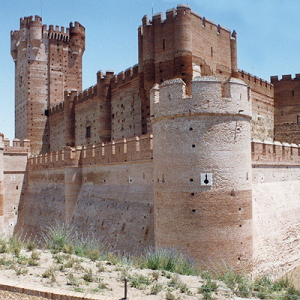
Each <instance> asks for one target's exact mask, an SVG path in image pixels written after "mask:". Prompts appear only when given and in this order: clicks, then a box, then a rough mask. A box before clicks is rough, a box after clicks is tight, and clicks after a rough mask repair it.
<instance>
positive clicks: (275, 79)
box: [271, 74, 300, 83]
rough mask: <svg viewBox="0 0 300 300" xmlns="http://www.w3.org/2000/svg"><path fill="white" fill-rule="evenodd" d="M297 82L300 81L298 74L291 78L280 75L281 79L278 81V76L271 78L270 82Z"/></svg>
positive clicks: (288, 75)
mask: <svg viewBox="0 0 300 300" xmlns="http://www.w3.org/2000/svg"><path fill="white" fill-rule="evenodd" d="M294 80H295V81H297V80H300V74H295V77H293V76H292V75H291V74H287V75H282V77H281V79H278V76H271V82H272V83H273V82H280V81H294Z"/></svg>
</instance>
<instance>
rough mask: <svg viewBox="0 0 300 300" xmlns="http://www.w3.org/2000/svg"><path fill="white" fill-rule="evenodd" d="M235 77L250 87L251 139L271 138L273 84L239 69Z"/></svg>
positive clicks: (272, 126) (272, 134)
mask: <svg viewBox="0 0 300 300" xmlns="http://www.w3.org/2000/svg"><path fill="white" fill-rule="evenodd" d="M237 77H238V78H240V79H242V80H243V81H244V82H245V83H246V84H248V85H249V86H250V87H251V98H252V120H251V136H252V138H253V139H260V140H266V139H271V140H272V139H273V137H274V86H273V84H271V83H269V82H267V81H266V80H263V79H261V78H259V77H257V76H254V75H252V74H250V73H247V72H245V71H243V70H239V72H238V73H237Z"/></svg>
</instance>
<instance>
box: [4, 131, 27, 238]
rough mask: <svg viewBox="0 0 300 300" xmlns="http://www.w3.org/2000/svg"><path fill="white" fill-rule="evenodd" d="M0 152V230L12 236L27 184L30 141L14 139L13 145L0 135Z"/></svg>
mask: <svg viewBox="0 0 300 300" xmlns="http://www.w3.org/2000/svg"><path fill="white" fill-rule="evenodd" d="M0 152H1V154H0V173H1V175H0V190H1V191H0V210H1V212H0V216H1V217H0V219H1V218H3V219H2V220H1V221H0V222H1V229H0V230H1V232H2V233H3V234H5V235H8V236H10V235H12V234H13V232H14V228H15V225H16V223H17V220H18V211H19V201H20V197H21V193H23V188H24V187H25V186H26V184H27V177H26V166H27V157H28V155H29V154H30V141H29V140H24V141H23V142H22V143H21V142H20V140H19V139H14V140H13V143H12V145H11V144H10V141H9V139H7V138H4V136H3V135H1V134H0ZM1 177H2V179H1ZM1 185H2V187H1ZM1 194H2V199H1Z"/></svg>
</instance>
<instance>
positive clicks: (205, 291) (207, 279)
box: [198, 272, 218, 300]
mask: <svg viewBox="0 0 300 300" xmlns="http://www.w3.org/2000/svg"><path fill="white" fill-rule="evenodd" d="M203 277H204V284H203V285H202V286H201V287H200V288H199V290H198V293H200V294H202V295H203V299H205V300H211V299H212V292H214V291H216V290H217V289H218V285H217V283H216V282H215V281H213V280H212V277H211V275H210V274H209V273H208V272H205V273H203Z"/></svg>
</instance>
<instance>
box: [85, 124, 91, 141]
mask: <svg viewBox="0 0 300 300" xmlns="http://www.w3.org/2000/svg"><path fill="white" fill-rule="evenodd" d="M86 137H87V138H89V137H91V126H88V127H86Z"/></svg>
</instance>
